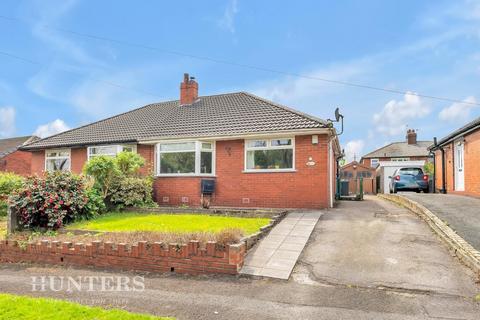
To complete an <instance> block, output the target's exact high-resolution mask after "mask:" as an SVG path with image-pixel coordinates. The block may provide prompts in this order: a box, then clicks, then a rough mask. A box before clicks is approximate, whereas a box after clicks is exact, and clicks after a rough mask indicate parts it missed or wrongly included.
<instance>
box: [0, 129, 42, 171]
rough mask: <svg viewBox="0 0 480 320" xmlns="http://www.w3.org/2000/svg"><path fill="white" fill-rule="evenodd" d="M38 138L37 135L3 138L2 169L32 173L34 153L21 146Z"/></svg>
mask: <svg viewBox="0 0 480 320" xmlns="http://www.w3.org/2000/svg"><path fill="white" fill-rule="evenodd" d="M38 139H39V138H38V137H36V136H25V137H15V138H9V139H1V140H0V171H6V172H13V173H16V174H20V175H23V176H28V175H29V174H30V173H31V167H32V154H31V153H30V152H27V151H22V150H19V148H20V147H21V146H23V145H26V144H29V143H31V142H33V141H35V140H38Z"/></svg>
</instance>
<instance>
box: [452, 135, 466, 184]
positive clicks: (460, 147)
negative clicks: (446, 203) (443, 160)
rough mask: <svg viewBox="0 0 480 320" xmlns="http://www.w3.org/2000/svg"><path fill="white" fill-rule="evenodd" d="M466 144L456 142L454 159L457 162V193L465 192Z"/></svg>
mask: <svg viewBox="0 0 480 320" xmlns="http://www.w3.org/2000/svg"><path fill="white" fill-rule="evenodd" d="M463 155H464V143H463V141H458V142H455V147H454V159H453V161H454V162H455V191H465V170H464V166H463V164H464V161H463Z"/></svg>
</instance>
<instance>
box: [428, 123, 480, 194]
mask: <svg viewBox="0 0 480 320" xmlns="http://www.w3.org/2000/svg"><path fill="white" fill-rule="evenodd" d="M444 150H445V166H446V173H445V175H446V189H447V192H456V191H455V159H454V152H453V151H454V143H453V142H452V143H449V144H448V145H446V146H445V147H444ZM435 161H436V164H435V166H436V168H435V172H436V178H435V181H436V182H435V184H436V188H437V190H439V189H441V188H442V157H441V152H440V151H436V152H435ZM464 173H465V191H464V192H459V193H462V194H467V195H474V196H480V130H477V131H475V132H473V133H471V134H469V135H467V136H465V149H464Z"/></svg>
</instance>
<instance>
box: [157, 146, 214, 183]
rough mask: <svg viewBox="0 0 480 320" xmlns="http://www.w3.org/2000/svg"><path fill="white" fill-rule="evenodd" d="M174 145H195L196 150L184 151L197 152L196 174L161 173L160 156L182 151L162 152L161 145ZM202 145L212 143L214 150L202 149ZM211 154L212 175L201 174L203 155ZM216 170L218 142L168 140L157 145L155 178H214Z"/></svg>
mask: <svg viewBox="0 0 480 320" xmlns="http://www.w3.org/2000/svg"><path fill="white" fill-rule="evenodd" d="M174 143H195V148H194V150H190V151H184V152H195V172H194V173H161V172H160V170H161V166H160V156H161V154H162V153H177V152H182V151H181V150H180V151H160V145H162V144H174ZM202 143H210V144H211V146H212V149H210V150H209V149H202ZM202 151H203V152H211V153H212V173H201V172H200V170H201V168H200V164H201V153H202ZM215 169H216V141H211V140H178V141H174V140H167V141H160V142H159V143H157V144H156V145H155V176H157V177H214V176H215Z"/></svg>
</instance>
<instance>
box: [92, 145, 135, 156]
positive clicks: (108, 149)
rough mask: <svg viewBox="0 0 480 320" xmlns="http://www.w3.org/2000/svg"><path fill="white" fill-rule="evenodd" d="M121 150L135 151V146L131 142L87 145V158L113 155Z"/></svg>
mask: <svg viewBox="0 0 480 320" xmlns="http://www.w3.org/2000/svg"><path fill="white" fill-rule="evenodd" d="M122 151H127V152H137V146H136V145H133V144H126V145H107V146H94V147H88V151H87V152H88V160H90V159H91V158H93V157H98V156H108V157H115V156H116V155H117V154H119V153H120V152H122Z"/></svg>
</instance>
